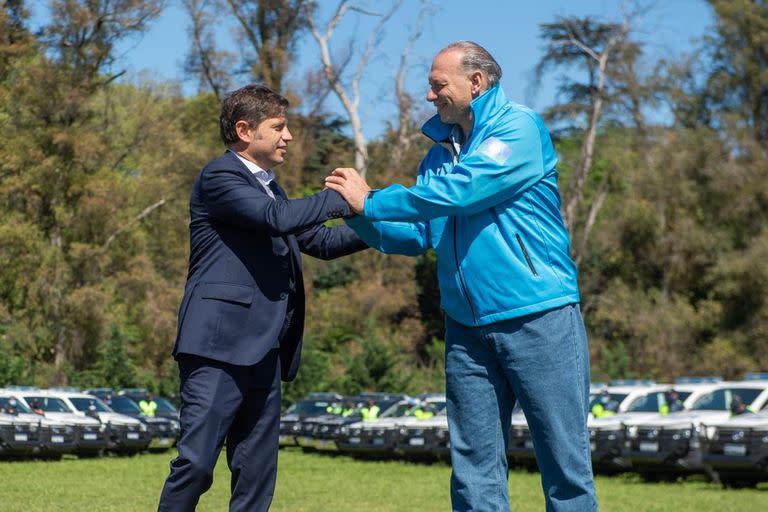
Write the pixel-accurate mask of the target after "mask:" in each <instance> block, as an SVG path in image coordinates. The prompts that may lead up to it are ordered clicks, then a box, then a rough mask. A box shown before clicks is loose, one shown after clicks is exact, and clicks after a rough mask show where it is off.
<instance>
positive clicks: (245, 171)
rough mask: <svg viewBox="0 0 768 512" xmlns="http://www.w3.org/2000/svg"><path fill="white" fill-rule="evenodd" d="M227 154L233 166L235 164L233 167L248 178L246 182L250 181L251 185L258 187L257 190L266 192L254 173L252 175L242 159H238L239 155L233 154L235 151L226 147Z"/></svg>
mask: <svg viewBox="0 0 768 512" xmlns="http://www.w3.org/2000/svg"><path fill="white" fill-rule="evenodd" d="M227 156H228V157H229V159H230V160H231V161H232V162H233V164H234V166H235V169H237V170H238V171H240V173H242V174H243V176H245V178H246V179H247V180H248V183H250V184H251V185H252V186H254V187H256V188H257V189H259V190H260V191H262V192H263V193H265V194H266V193H267V192H266V191H265V190H264V187H262V186H261V183H259V180H258V179H256V176H254V175H253V173H252V172H251V171H250V169H248V167H246V166H245V164H244V163H243V161H242V160H240V157H238V156H237V155H236V154H235V152H234V151H231V150H229V149H228V150H227Z"/></svg>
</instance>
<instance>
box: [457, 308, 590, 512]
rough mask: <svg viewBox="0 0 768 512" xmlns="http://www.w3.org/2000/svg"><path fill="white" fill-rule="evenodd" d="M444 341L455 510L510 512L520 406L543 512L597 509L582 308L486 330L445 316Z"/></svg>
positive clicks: (509, 322) (534, 317)
mask: <svg viewBox="0 0 768 512" xmlns="http://www.w3.org/2000/svg"><path fill="white" fill-rule="evenodd" d="M445 341H446V347H445V374H446V390H447V399H448V426H449V432H450V439H451V463H452V465H453V473H452V475H451V503H452V506H453V510H454V511H465V510H472V511H476V512H477V511H508V510H509V491H508V480H507V444H508V440H509V428H510V417H511V415H512V408H513V407H514V405H515V402H516V401H519V403H520V406H521V407H522V409H523V412H525V416H526V418H527V420H528V425H529V428H530V431H531V436H532V439H533V445H534V450H535V451H536V460H537V462H538V465H539V469H540V471H541V484H542V487H543V488H544V497H545V499H546V503H547V511H554V512H570V511H578V512H587V511H595V510H597V500H596V498H595V488H594V481H593V478H592V462H591V456H590V450H589V433H588V431H587V409H588V403H589V351H588V349H587V337H586V333H585V331H584V324H583V321H582V318H581V313H580V311H579V307H578V304H572V305H568V306H565V307H562V308H558V309H553V310H549V311H544V312H541V313H536V314H532V315H527V316H524V317H520V318H514V319H511V320H506V321H502V322H497V323H494V324H491V325H485V326H481V327H467V326H464V325H461V324H459V323H457V322H455V321H454V320H452V319H450V318H446V334H445Z"/></svg>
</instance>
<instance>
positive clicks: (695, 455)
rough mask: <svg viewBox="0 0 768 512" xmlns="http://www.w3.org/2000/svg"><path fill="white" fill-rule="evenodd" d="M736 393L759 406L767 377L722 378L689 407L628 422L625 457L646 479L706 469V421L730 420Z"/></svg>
mask: <svg viewBox="0 0 768 512" xmlns="http://www.w3.org/2000/svg"><path fill="white" fill-rule="evenodd" d="M737 395H738V396H739V397H740V398H741V399H742V400H743V402H744V403H745V404H748V405H749V406H750V407H751V408H752V409H754V410H759V409H760V408H762V407H763V406H764V405H765V404H766V402H768V381H762V382H760V381H752V382H747V381H739V382H735V381H734V382H721V383H719V384H716V385H714V387H713V389H711V390H709V391H707V392H706V393H703V394H701V395H700V396H699V397H698V398H697V399H696V400H695V401H694V402H693V403H692V404H691V406H690V410H687V411H680V412H675V413H671V414H669V415H667V416H656V417H653V418H650V419H648V420H645V421H638V422H631V423H630V422H627V423H626V429H627V434H626V435H627V437H628V443H627V445H626V447H625V450H624V451H623V452H622V457H624V458H627V459H629V460H630V462H631V463H632V467H633V469H634V470H635V471H637V472H638V473H640V475H641V476H643V477H644V478H645V479H646V480H656V479H658V478H660V477H662V478H663V477H667V476H668V475H675V474H680V473H683V474H685V473H692V472H702V471H706V469H707V468H705V467H704V465H703V461H702V451H701V440H702V439H703V437H704V436H705V435H706V432H705V428H712V427H705V425H711V424H713V423H716V422H719V421H723V420H727V419H728V418H729V417H730V416H731V411H730V405H731V401H732V400H733V399H734V397H735V396H737ZM709 476H710V477H714V475H712V474H710V475H709Z"/></svg>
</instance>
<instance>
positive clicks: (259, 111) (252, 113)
mask: <svg viewBox="0 0 768 512" xmlns="http://www.w3.org/2000/svg"><path fill="white" fill-rule="evenodd" d="M288 106H289V103H288V100H287V99H285V98H284V97H282V96H280V95H279V94H277V93H276V92H275V91H273V90H272V89H270V88H268V87H264V86H263V85H246V86H245V87H241V88H240V89H238V90H236V91H232V92H231V93H229V94H228V95H227V97H226V98H224V100H223V101H222V102H221V115H220V116H219V132H220V133H221V140H222V141H224V144H226V145H227V146H229V145H231V144H235V143H237V142H239V141H240V138H239V137H238V136H237V132H236V131H235V124H237V122H238V121H246V122H247V123H248V124H249V125H251V126H252V127H254V128H255V127H256V126H258V125H259V123H261V122H262V121H263V120H265V119H269V118H270V117H280V116H284V115H285V112H286V110H288Z"/></svg>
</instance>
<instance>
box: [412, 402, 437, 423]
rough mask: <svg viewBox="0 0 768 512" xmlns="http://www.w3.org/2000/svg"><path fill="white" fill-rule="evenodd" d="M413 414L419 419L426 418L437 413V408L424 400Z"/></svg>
mask: <svg viewBox="0 0 768 512" xmlns="http://www.w3.org/2000/svg"><path fill="white" fill-rule="evenodd" d="M412 414H413V416H414V418H416V419H417V420H426V419H429V418H431V417H432V416H434V415H435V409H434V408H433V407H432V405H431V404H429V403H428V402H422V403H420V404H419V405H417V406H416V408H415V409H414V410H413V413H412Z"/></svg>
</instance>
